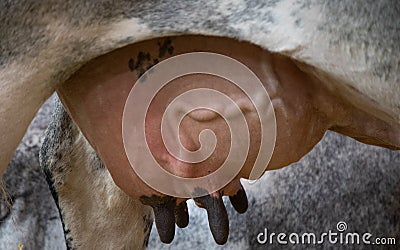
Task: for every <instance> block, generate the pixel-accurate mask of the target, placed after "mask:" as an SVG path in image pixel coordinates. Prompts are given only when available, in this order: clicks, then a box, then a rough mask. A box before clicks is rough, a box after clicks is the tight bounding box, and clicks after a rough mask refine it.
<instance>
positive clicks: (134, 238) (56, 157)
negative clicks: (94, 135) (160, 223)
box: [40, 101, 153, 249]
mask: <svg viewBox="0 0 400 250" xmlns="http://www.w3.org/2000/svg"><path fill="white" fill-rule="evenodd" d="M40 163H41V166H42V169H43V172H44V173H45V176H46V179H47V181H48V184H49V186H50V189H51V191H52V195H53V197H54V199H55V201H56V204H57V206H58V209H59V212H60V215H61V218H62V222H63V227H64V233H65V240H66V244H67V248H68V249H122V248H127V247H128V248H129V249H143V248H145V246H146V244H147V241H148V237H149V234H150V229H151V224H152V220H153V218H152V213H151V210H150V209H149V208H148V207H146V206H144V205H142V204H141V203H140V202H138V201H133V200H132V199H130V198H129V197H128V196H127V195H125V194H124V193H123V192H122V191H121V190H120V189H119V188H118V187H117V186H116V185H115V184H114V182H113V181H112V178H111V176H110V174H109V173H108V171H107V169H106V168H105V167H104V165H103V163H102V162H101V161H100V159H99V158H98V157H97V154H96V153H95V151H94V150H93V149H92V147H91V146H90V145H89V144H88V143H87V141H86V139H85V138H84V137H83V136H82V135H81V133H80V131H79V130H78V128H77V127H76V126H75V125H74V123H73V122H72V120H71V118H70V117H69V116H68V114H67V113H66V112H65V110H64V108H63V106H62V104H61V103H60V102H59V101H57V102H56V108H55V112H54V114H53V116H52V120H51V122H50V125H49V127H48V129H47V131H46V134H45V140H44V143H43V146H42V149H41V152H40ZM116 239H117V240H116Z"/></svg>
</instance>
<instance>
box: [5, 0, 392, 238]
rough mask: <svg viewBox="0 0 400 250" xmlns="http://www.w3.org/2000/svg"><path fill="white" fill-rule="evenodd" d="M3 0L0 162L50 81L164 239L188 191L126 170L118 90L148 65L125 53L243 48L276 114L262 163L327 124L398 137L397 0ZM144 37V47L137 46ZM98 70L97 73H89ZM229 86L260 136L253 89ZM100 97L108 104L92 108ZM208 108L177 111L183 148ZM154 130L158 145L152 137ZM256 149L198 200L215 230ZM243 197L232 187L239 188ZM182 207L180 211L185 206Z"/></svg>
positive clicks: (372, 140) (284, 156) (311, 140)
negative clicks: (225, 199)
mask: <svg viewBox="0 0 400 250" xmlns="http://www.w3.org/2000/svg"><path fill="white" fill-rule="evenodd" d="M1 4H2V6H1V21H2V23H4V25H3V26H2V28H1V30H2V33H3V34H4V36H3V38H2V40H1V48H2V49H1V54H2V57H1V61H0V67H1V68H0V71H1V72H0V76H1V78H0V84H1V96H0V97H1V100H2V105H1V106H0V113H1V117H2V120H1V123H0V124H1V129H2V131H3V133H2V137H1V139H2V141H3V142H5V143H3V144H2V146H1V148H0V152H1V155H0V156H1V157H0V158H1V164H0V166H1V167H0V169H1V172H4V169H5V166H6V165H7V163H8V162H9V160H10V159H11V157H12V153H13V152H14V150H15V148H16V146H17V145H18V142H19V141H20V140H21V138H22V136H23V134H24V131H25V130H26V128H27V126H28V124H29V122H30V121H31V120H32V118H33V116H34V114H35V112H36V111H37V110H38V108H39V107H40V106H41V104H42V103H43V102H44V100H45V99H47V98H48V97H49V96H50V95H51V94H52V93H53V92H54V91H57V92H58V93H59V95H60V97H61V100H62V101H63V103H64V104H65V106H66V109H67V110H68V112H69V113H70V115H71V116H72V119H73V120H74V121H75V122H76V123H77V125H78V126H79V128H80V130H81V131H82V133H83V134H84V135H85V137H86V138H87V139H88V141H89V143H90V145H91V146H93V148H95V151H96V152H97V154H98V155H99V157H100V158H101V160H102V161H103V162H104V164H105V166H107V168H108V170H109V171H110V174H111V176H112V177H113V180H114V181H115V183H116V184H117V185H118V186H119V187H120V188H121V189H122V190H123V191H124V192H125V193H127V194H128V195H129V196H130V197H131V198H133V199H136V200H141V201H142V202H143V203H144V204H147V205H151V206H153V209H154V211H155V219H156V222H158V223H157V226H158V229H159V233H160V237H161V238H162V240H163V241H165V242H170V241H171V240H172V238H173V230H172V228H173V227H174V223H175V221H173V220H172V219H171V216H172V213H173V210H174V206H175V205H177V207H178V208H179V209H180V210H182V211H184V210H185V207H184V205H182V206H181V205H180V204H184V203H183V202H184V200H182V199H176V198H174V197H170V196H163V195H162V194H160V192H157V191H156V190H154V189H152V188H149V187H148V185H146V184H145V183H144V182H143V181H142V180H141V179H140V178H139V177H138V176H137V175H136V174H135V172H134V171H133V170H132V168H131V166H130V164H129V162H128V161H127V159H126V156H125V155H124V153H122V154H118V155H116V154H114V153H115V151H117V152H123V145H122V138H121V137H122V136H121V126H120V125H121V120H122V115H121V114H122V108H123V104H124V102H122V100H125V99H126V98H127V95H128V93H129V89H130V88H131V87H132V85H133V82H132V81H133V80H132V79H135V77H136V78H139V77H140V76H141V74H142V73H143V72H142V71H143V70H146V69H147V68H143V67H141V65H143V64H139V65H137V64H135V63H132V61H133V59H135V61H134V62H136V63H137V62H138V61H143V58H145V60H147V58H149V57H150V59H149V60H148V61H150V60H151V62H155V61H154V60H158V61H162V60H165V59H166V58H165V57H169V56H174V55H176V54H182V53H187V52H192V51H197V50H199V48H200V49H201V50H206V51H211V52H218V53H222V54H225V55H229V56H231V57H233V58H236V59H237V60H239V61H245V64H246V65H247V66H248V67H249V68H251V69H252V70H253V71H254V72H255V73H256V74H257V75H258V76H259V77H260V78H261V81H262V82H263V85H264V87H265V89H266V90H267V91H268V93H269V94H270V97H271V101H272V105H273V112H274V114H275V117H276V123H277V126H276V128H277V131H276V132H277V135H276V143H275V147H274V152H273V155H272V158H271V161H270V162H269V164H268V169H276V168H280V167H283V166H286V165H288V164H290V163H292V162H295V161H297V160H299V159H300V158H301V157H302V156H303V155H305V154H306V153H307V152H309V151H310V150H311V149H312V148H313V146H314V145H315V144H316V143H317V142H318V141H319V140H320V139H321V138H322V136H323V134H324V133H325V131H326V130H328V129H330V130H334V131H337V132H340V133H342V134H345V135H348V136H351V137H353V138H355V139H357V140H360V141H362V142H365V143H369V144H374V145H378V146H382V147H387V148H390V149H398V148H399V144H400V143H399V140H400V136H399V131H400V129H399V126H400V125H399V115H398V114H399V105H398V100H399V98H398V97H399V96H398V95H399V91H398V84H397V83H398V70H399V69H398V68H399V63H398V62H399V61H398V60H399V59H398V58H397V56H396V55H398V52H399V43H398V40H399V37H398V32H396V31H397V29H398V23H397V16H398V12H399V6H398V3H396V2H395V1H382V2H379V3H375V2H372V1H371V2H363V3H359V2H351V1H341V2H339V1H338V2H336V1H322V0H321V1H305V2H299V1H294V0H292V1H291V0H286V1H285V0H282V1H224V2H216V1H215V2H214V1H204V2H203V1H184V2H183V1H178V2H174V3H171V2H166V1H165V2H153V1H135V2H124V1H121V2H112V3H110V2H108V1H101V2H96V3H88V4H85V5H82V4H81V3H79V2H77V1H76V2H74V1H67V2H61V1H60V2H54V3H51V4H50V3H44V2H33V1H26V2H18V3H10V2H2V3H1ZM189 13H190V15H189ZM383 13H384V14H383ZM168 40H170V42H168ZM207 41H208V42H207ZM210 41H211V42H210ZM164 43H167V44H172V45H173V49H170V50H168V51H167V52H168V55H166V56H165V55H164V56H163V55H162V53H160V52H161V50H162V45H163V44H164ZM117 48H120V50H116V49H117ZM169 48H171V47H169ZM169 48H168V49H169ZM142 50H143V51H146V52H147V53H144V54H143V53H142V54H141V53H140V52H142ZM154 55H158V56H156V57H154ZM143 56H144V57H143ZM131 57H133V58H131ZM141 58H142V60H140V59H141ZM131 59H132V61H131ZM150 64H151V63H146V64H145V65H144V66H145V67H149V66H152V65H150ZM82 66H83V67H82ZM118 75H119V76H120V78H118V77H117V76H118ZM178 81H181V84H183V85H184V86H187V88H191V86H190V82H195V83H199V84H200V83H202V82H204V83H205V84H206V85H207V84H208V86H213V85H212V83H215V82H218V81H217V79H214V78H212V77H207V76H193V78H186V80H185V79H181V80H179V79H178ZM99 82H101V83H104V84H99V85H96V83H99ZM116 82H119V83H121V84H120V85H119V86H118V89H119V91H118V90H115V86H116V85H115V84H116ZM194 86H195V87H196V84H195V85H194ZM113 90H114V91H113ZM170 90H171V89H170ZM171 91H172V93H174V92H173V89H172V90H171ZM226 91H228V92H230V93H234V94H235V95H237V96H238V98H239V99H240V101H242V102H241V103H242V104H243V105H242V106H240V105H239V106H240V108H241V109H242V110H246V109H247V111H248V112H247V113H246V112H245V113H246V119H249V120H250V125H251V126H254V127H251V128H254V129H251V131H255V132H254V134H253V137H255V138H257V133H258V132H259V125H258V123H256V122H253V120H252V119H253V116H252V115H253V114H254V112H253V111H254V110H253V109H252V108H251V107H250V108H249V109H248V108H247V105H248V104H249V101H248V100H247V99H246V98H242V96H241V94H240V93H239V94H238V93H237V92H235V89H234V88H233V87H232V88H228V89H227V90H226ZM102 100H103V101H104V102H102ZM261 101H267V100H265V99H262V100H261ZM99 109H102V110H104V111H105V113H106V114H107V116H100V115H95V114H94V113H93V111H94V110H99ZM263 111H266V110H263ZM159 115H160V114H158V113H157V110H156V109H155V110H154V111H153V115H152V116H150V118H149V119H150V120H151V121H153V120H156V119H153V117H154V118H158V116H159ZM210 117H211V118H210ZM218 119H219V118H218ZM218 119H217V120H218ZM209 120H212V121H214V120H215V119H214V115H212V114H211V115H210V113H207V112H206V113H204V114H203V113H201V112H200V113H196V114H193V115H192V116H191V118H190V119H187V120H186V121H184V123H183V124H184V125H183V126H184V128H186V129H188V130H189V132H188V133H187V134H184V135H183V139H184V141H186V142H187V144H188V145H187V146H189V148H192V150H195V149H196V147H197V146H198V145H197V144H196V143H195V140H193V139H194V137H193V136H194V135H192V133H191V132H193V131H191V129H193V130H194V131H198V130H199V129H200V127H202V125H201V126H200V125H199V124H204V121H205V122H207V121H209ZM218 122H220V121H218ZM212 123H213V122H212ZM218 124H219V123H218ZM150 126H151V125H150ZM150 137H151V138H150V139H151V140H150V141H152V143H153V146H155V147H156V146H157V145H158V141H157V140H158V139H157V138H159V137H157V136H155V135H153V136H150ZM110 148H112V149H113V150H110ZM158 152H161V153H160V154H159V155H156V158H158V160H163V161H164V162H166V165H168V168H169V171H171V172H173V173H175V174H177V173H179V174H181V175H183V176H186V177H196V176H199V175H200V176H201V175H204V172H208V171H210V172H212V171H215V167H216V166H211V165H208V166H203V167H204V168H202V171H199V172H200V173H197V172H196V171H194V172H193V171H192V170H191V169H190V166H191V165H190V164H189V165H185V164H183V165H179V162H176V161H175V160H174V159H170V158H168V157H167V158H163V157H164V156H165V154H164V153H165V152H163V150H162V149H159V151H158ZM252 152H254V150H250V154H249V156H250V157H249V158H250V160H249V161H250V163H248V164H247V165H246V167H245V168H244V169H243V170H242V171H241V172H240V173H239V174H238V175H237V176H236V178H235V179H234V180H232V181H231V182H230V183H229V185H227V186H226V187H224V189H221V190H218V191H217V192H214V193H213V194H210V195H209V196H207V198H206V199H200V200H198V201H197V203H198V204H199V205H200V206H202V207H205V208H207V211H208V212H209V217H210V218H213V219H210V227H211V230H212V232H213V234H214V237H215V239H216V241H217V242H218V243H224V242H225V241H226V238H227V232H226V231H227V230H226V229H227V222H226V219H225V218H226V216H225V214H226V211H225V212H224V208H223V206H222V205H221V195H222V194H224V195H228V196H230V197H232V199H231V200H232V203H233V204H234V206H235V207H236V208H237V209H238V210H239V212H242V211H243V210H245V209H244V207H246V205H245V202H244V201H243V200H244V199H245V198H244V194H243V189H242V188H241V186H240V183H239V180H238V179H239V178H240V177H244V178H247V177H249V172H250V171H251V167H252V166H251V165H252V164H251V162H252V161H253V160H254V157H255V156H253V155H252ZM217 155H220V156H223V155H224V154H223V153H222V154H217ZM213 160H215V161H217V162H218V161H219V160H220V159H219V158H218V157H217V158H213ZM217 165H218V164H217ZM178 166H179V168H178ZM182 169H183V170H182ZM238 196H240V198H241V199H239V200H237V197H238ZM210 207H213V208H215V209H211V208H210ZM167 215H168V216H167ZM182 216H183V220H185V214H184V213H183V215H182ZM162 218H167V219H164V220H163V219H162ZM221 218H224V219H221ZM185 224H186V223H185V222H182V224H181V225H182V226H184V225H185Z"/></svg>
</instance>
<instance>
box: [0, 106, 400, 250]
mask: <svg viewBox="0 0 400 250" xmlns="http://www.w3.org/2000/svg"><path fill="white" fill-rule="evenodd" d="M51 108H52V105H51V101H50V103H49V102H48V103H47V104H46V105H45V106H44V107H43V108H42V109H41V110H40V112H39V113H38V116H37V117H36V119H35V120H34V121H33V123H32V125H31V127H30V128H29V130H28V133H27V135H26V136H25V138H24V140H23V142H22V143H21V145H20V146H19V148H18V150H17V152H16V154H15V157H14V159H13V161H12V162H11V163H10V166H9V168H8V170H7V172H6V175H5V177H4V180H5V183H6V185H7V189H8V191H9V193H10V196H11V198H12V199H13V206H12V210H11V212H10V213H9V212H8V211H7V209H6V206H5V205H4V203H0V249H18V244H19V243H22V244H24V247H25V248H24V249H65V246H64V239H63V235H62V229H61V222H60V220H59V216H58V212H57V210H56V206H55V203H54V201H53V200H52V197H51V195H50V192H49V189H48V187H47V184H46V182H45V180H44V178H43V176H42V173H41V171H40V168H39V163H38V152H39V147H40V144H41V142H42V139H41V136H42V133H43V131H44V129H45V127H46V125H47V122H48V120H49V114H50V113H51ZM399 167H400V152H394V151H389V150H385V149H382V148H377V147H373V146H367V145H364V144H361V143H358V142H356V141H354V140H352V139H349V138H346V137H343V136H340V135H338V134H335V133H331V132H330V133H327V135H326V136H325V137H324V139H323V140H322V141H321V142H320V143H319V144H318V145H317V146H316V147H315V148H314V150H313V151H312V152H311V153H310V154H308V155H307V156H306V157H304V158H303V159H302V160H301V161H300V162H299V163H297V164H293V165H292V166H291V167H288V168H285V169H282V170H279V171H274V172H268V173H267V174H266V175H265V176H264V177H263V178H262V180H260V181H258V182H256V183H255V184H251V185H249V184H247V185H246V186H247V188H246V189H247V193H248V196H249V202H250V206H249V210H248V212H247V213H246V214H244V215H237V214H236V213H234V212H233V211H232V209H231V207H230V205H229V204H228V211H229V217H230V223H231V224H230V228H231V230H230V232H231V233H230V237H229V240H228V244H227V245H225V246H223V247H220V246H216V245H215V243H214V241H213V239H212V237H211V234H210V233H209V230H208V225H207V221H206V215H205V211H203V210H200V209H197V208H196V209H190V210H191V211H190V213H191V214H190V220H191V221H190V223H189V226H188V228H186V229H183V230H182V229H178V230H177V233H176V236H175V239H174V241H173V243H172V244H171V245H164V244H162V243H160V241H159V240H158V236H157V234H156V230H155V228H153V230H152V234H151V240H150V243H149V248H150V249H188V248H193V246H195V247H196V248H197V247H201V248H208V249H219V248H224V249H258V248H260V249H261V248H266V247H268V249H287V248H288V247H289V246H290V247H292V248H296V249H313V248H317V249H320V248H324V249H343V248H346V249H352V248H355V245H339V244H337V245H329V244H323V245H322V246H318V247H317V246H315V245H297V246H294V247H293V246H292V245H287V246H282V245H277V244H274V245H273V246H270V245H267V244H266V245H260V244H258V243H257V239H256V238H257V235H258V234H259V233H261V232H264V229H265V228H268V232H269V233H272V232H275V233H280V232H284V233H287V234H290V233H292V232H297V233H304V232H313V233H315V234H317V235H319V234H320V233H322V232H328V230H332V231H334V232H337V231H336V224H337V223H338V222H339V221H344V222H346V223H347V226H348V229H347V230H346V231H345V232H359V233H364V232H369V233H371V234H372V235H373V236H372V238H371V239H373V238H374V237H375V236H376V237H396V240H398V241H399V240H400V219H399V216H400V213H399V212H400V211H399V210H400V203H399V201H400V169H399ZM190 207H191V208H193V204H192V203H190ZM275 242H276V238H275ZM376 247H377V246H376V245H375V246H374V247H371V249H372V248H373V249H376ZM357 248H358V249H366V246H358V247H357ZM384 249H389V247H388V246H386V247H384Z"/></svg>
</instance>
